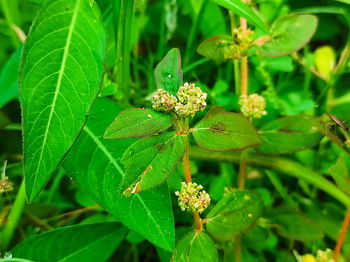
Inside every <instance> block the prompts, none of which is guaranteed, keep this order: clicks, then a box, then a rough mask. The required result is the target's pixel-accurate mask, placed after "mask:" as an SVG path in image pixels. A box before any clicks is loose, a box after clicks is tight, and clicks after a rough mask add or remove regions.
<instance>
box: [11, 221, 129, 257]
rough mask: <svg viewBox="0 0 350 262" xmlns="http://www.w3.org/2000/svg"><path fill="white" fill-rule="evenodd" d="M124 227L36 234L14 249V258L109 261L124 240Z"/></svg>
mask: <svg viewBox="0 0 350 262" xmlns="http://www.w3.org/2000/svg"><path fill="white" fill-rule="evenodd" d="M126 232H127V229H126V228H125V227H122V226H121V224H119V223H115V222H111V223H99V224H89V225H74V226H66V227H61V228H57V229H53V230H51V231H49V232H45V233H42V234H39V235H34V236H32V237H30V238H28V239H27V240H25V241H23V242H21V243H20V244H18V245H17V246H15V247H14V248H13V249H12V250H11V253H12V256H13V257H17V258H25V259H30V260H33V261H42V262H52V261H56V262H60V261H62V262H63V261H65V262H68V261H71V262H78V261H84V262H89V261H91V262H93V261H101V262H102V261H106V260H107V259H108V258H109V257H110V256H111V255H112V254H113V252H114V250H115V249H116V248H117V247H118V245H119V244H120V243H121V242H122V241H123V239H124V237H125V235H126Z"/></svg>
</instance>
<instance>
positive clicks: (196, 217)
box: [183, 118, 202, 232]
mask: <svg viewBox="0 0 350 262" xmlns="http://www.w3.org/2000/svg"><path fill="white" fill-rule="evenodd" d="M188 122H189V118H185V123H184V128H183V130H184V133H185V136H184V143H185V155H184V159H183V163H184V168H185V179H186V183H191V182H192V177H191V169H190V158H189V142H188ZM192 214H193V220H194V224H195V227H196V231H197V232H200V231H201V230H202V220H201V218H200V216H199V213H198V212H193V213H192Z"/></svg>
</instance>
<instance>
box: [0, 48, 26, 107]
mask: <svg viewBox="0 0 350 262" xmlns="http://www.w3.org/2000/svg"><path fill="white" fill-rule="evenodd" d="M21 52H22V47H19V48H18V49H17V50H16V52H14V53H13V55H12V56H11V58H10V60H9V62H8V63H7V65H6V66H5V67H4V68H3V69H2V72H1V75H0V94H1V97H0V108H1V107H3V106H4V105H6V104H7V103H8V102H9V101H11V100H12V99H13V98H15V97H17V94H18V68H19V62H20V57H21Z"/></svg>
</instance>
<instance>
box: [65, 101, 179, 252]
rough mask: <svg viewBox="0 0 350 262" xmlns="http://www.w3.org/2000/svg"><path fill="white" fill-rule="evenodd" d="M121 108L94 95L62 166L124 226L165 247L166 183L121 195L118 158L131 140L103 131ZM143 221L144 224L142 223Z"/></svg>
mask: <svg viewBox="0 0 350 262" xmlns="http://www.w3.org/2000/svg"><path fill="white" fill-rule="evenodd" d="M122 110H123V108H121V107H120V106H118V105H117V104H115V103H114V102H112V101H110V100H108V99H106V98H98V99H97V100H96V101H95V103H94V106H93V108H92V111H91V113H90V115H89V119H88V121H87V122H86V126H85V127H84V129H83V131H82V133H81V135H80V136H79V138H78V140H77V141H76V143H75V145H74V146H73V148H72V150H71V151H70V152H69V154H68V156H67V158H66V159H65V161H64V164H63V166H64V168H65V170H66V172H67V173H68V175H69V176H71V177H72V178H73V179H74V180H75V181H76V182H77V183H78V184H79V185H80V186H81V187H82V189H83V190H84V191H86V193H87V194H89V196H90V197H91V198H92V199H94V200H95V201H96V202H97V203H98V204H100V205H101V206H102V207H103V208H105V209H106V210H107V211H108V212H109V213H111V214H112V215H113V216H115V217H116V218H118V219H119V220H120V221H121V222H122V223H123V224H124V225H125V226H127V227H129V228H130V229H133V230H134V231H136V232H137V233H139V234H140V235H142V236H143V237H145V238H146V239H147V240H148V241H150V242H151V243H153V244H154V245H157V246H159V247H161V248H164V249H166V250H169V251H172V250H173V248H174V241H175V240H174V238H175V237H174V234H175V232H174V230H175V229H174V218H173V211H172V206H171V201H170V194H169V190H168V188H167V186H166V185H162V186H161V187H159V188H156V189H153V190H150V191H147V192H142V193H139V194H133V195H132V196H131V197H130V198H125V197H122V196H121V193H120V190H119V189H120V184H121V181H122V179H123V177H124V176H125V174H124V170H123V166H122V165H121V164H120V158H121V157H122V155H123V153H124V151H125V150H126V149H127V148H128V147H129V146H130V145H131V144H132V143H133V142H134V139H128V140H125V139H124V140H105V139H103V138H102V137H103V134H104V132H105V130H106V128H107V127H108V125H109V124H110V123H111V122H112V121H113V119H114V117H115V114H117V113H118V112H120V111H122ZM145 225H147V226H145Z"/></svg>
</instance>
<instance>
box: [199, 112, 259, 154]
mask: <svg viewBox="0 0 350 262" xmlns="http://www.w3.org/2000/svg"><path fill="white" fill-rule="evenodd" d="M193 136H194V139H195V140H196V142H197V143H198V145H199V146H201V147H203V148H204V149H207V150H211V151H237V150H242V149H244V148H247V147H253V146H257V145H259V144H260V143H261V139H260V137H259V135H258V134H257V132H256V130H255V129H254V127H253V126H252V125H251V123H249V121H248V120H247V119H246V118H244V117H243V116H242V115H238V114H235V113H230V112H223V111H220V110H219V109H217V108H214V109H212V110H210V111H209V112H208V113H207V115H206V116H205V117H204V118H203V119H202V120H201V121H200V122H199V123H198V124H197V125H195V127H194V130H193Z"/></svg>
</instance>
